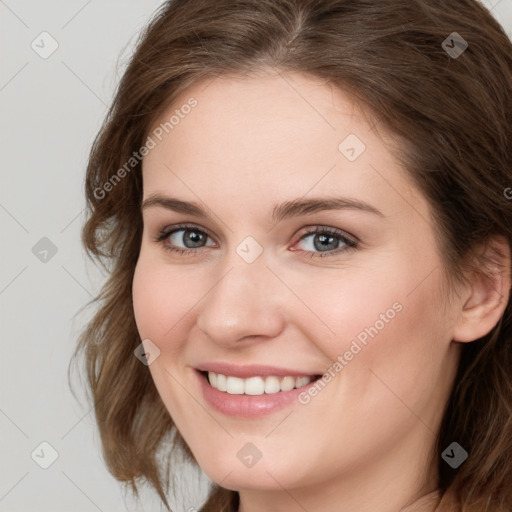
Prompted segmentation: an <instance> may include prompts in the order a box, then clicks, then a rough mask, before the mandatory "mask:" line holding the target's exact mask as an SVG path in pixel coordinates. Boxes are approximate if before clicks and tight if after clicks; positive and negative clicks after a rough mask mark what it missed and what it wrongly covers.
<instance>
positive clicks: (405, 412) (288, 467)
mask: <svg viewBox="0 0 512 512" xmlns="http://www.w3.org/2000/svg"><path fill="white" fill-rule="evenodd" d="M190 97H194V98H195V99H197V101H198V105H197V106H196V107H195V108H194V109H193V110H192V111H191V112H190V113H189V114H188V115H187V116H186V117H184V118H183V119H181V120H180V122H179V124H177V125H176V126H175V127H174V128H173V130H172V131H170V132H169V134H168V135H167V136H165V137H164V138H163V139H162V141H161V142H158V144H157V146H156V147H155V148H154V149H152V150H151V151H150V153H149V154H148V155H147V156H146V157H145V159H144V162H143V182H144V190H143V200H148V199H150V198H151V197H154V196H156V195H159V196H163V197H170V196H172V197H174V198H178V199H180V200H182V201H189V202H194V203H199V204H200V205H201V206H203V207H204V208H206V209H207V213H208V217H207V218H200V217H197V216H195V215H192V214H190V213H177V212H174V211H171V210H169V209H167V208H164V207H162V206H159V205H153V206H148V207H147V208H144V209H143V213H142V214H143V219H144V233H143V239H142V244H141V252H140V256H139V260H138V263H137V267H136V271H135V275H134V281H133V300H134V312H135V318H136V322H137V327H138V330H139V333H140V335H141V339H149V340H151V342H152V343H154V344H155V345H157V346H158V348H159V350H160V356H159V357H158V358H157V359H156V360H155V361H154V362H153V363H152V364H151V365H150V366H149V370H150V372H151V375H152V377H153V379H154V382H155V385H156V387H157V389H158V392H159V394H160V396H161V397H162V400H163V402H164V404H165V406H166V408H167V409H168V411H169V413H170V415H171V417H172V418H173V420H174V422H175V424H176V426H177V428H178V429H179V431H180V432H181V434H182V436H183V437H184V439H185V441H186V442H187V444H188V446H189V447H190V449H191V450H192V452H193V453H194V456H195V458H196V460H197V462H198V464H199V465H200V467H201V468H202V469H203V471H204V472H205V473H206V475H207V476H208V477H209V478H211V479H212V480H213V481H215V482H217V483H219V484H220V485H222V486H223V487H225V488H228V489H233V490H237V491H239V493H240V498H241V505H240V509H239V510H240V512H257V511H272V512H295V511H297V512H298V511H301V512H302V511H303V510H308V511H310V512H313V511H320V510H321V511H322V512H334V511H336V512H356V511H357V512H370V511H371V512H375V511H379V512H396V511H398V510H400V509H401V508H402V507H405V506H406V505H409V504H411V503H413V502H414V501H415V500H417V499H418V498H419V497H421V496H422V495H424V494H427V493H428V492H429V491H432V490H434V489H435V488H436V486H437V480H436V477H437V475H436V465H437V459H438V454H435V453H434V443H435V440H436V434H437V431H438V429H439V426H440V422H441V419H442V415H443V409H444V406H445V403H446V401H447V399H448V397H449V394H450V391H451V387H452V385H453V379H454V376H455V373H456V369H457V364H458V361H459V356H460V348H461V346H462V345H461V343H463V342H470V341H472V340H475V339H477V338H479V337H481V336H483V335H485V334H486V333H488V332H489V331H490V330H491V329H492V327H493V326H494V325H495V324H496V323H497V322H498V320H499V318H500V316H501V315H502V313H503V310H504V308H505V305H506V302H507V300H508V290H509V288H510V277H509V276H508V274H503V275H501V276H499V277H497V278H496V281H495V282H492V283H488V282H487V281H486V280H484V279H482V278H479V277H477V276H475V277H474V279H473V281H472V282H471V284H468V285H467V286H463V287H461V288H460V289H459V290H457V293H456V294H455V295H454V296H453V297H452V298H451V300H447V301H446V304H445V303H444V302H445V301H443V300H442V299H443V295H442V290H444V288H443V284H445V283H444V282H443V274H442V272H441V268H442V261H441V258H440V254H439V251H438V248H437V245H436V237H437V236H438V231H437V229H436V228H435V224H434V222H433V221H432V218H431V211H430V207H429V204H428V202H427V201H426V199H425V198H424V197H423V196H422V195H421V193H420V192H419V191H418V190H417V189H416V188H415V187H414V186H413V185H412V183H411V182H410V181H409V180H408V176H407V174H406V172H405V170H404V169H403V168H402V167H400V165H399V163H398V162H397V161H396V160H395V158H394V157H393V156H392V154H391V144H392V142H393V139H392V138H391V137H390V136H389V135H385V132H384V130H383V128H382V127H378V128H379V132H377V131H376V129H372V127H371V124H370V120H369V119H368V118H367V117H366V116H364V115H363V114H362V113H361V112H360V111H359V110H358V109H357V108H356V106H355V105H354V103H353V102H352V101H351V99H350V97H349V96H347V95H346V94H345V93H343V92H342V91H340V90H338V89H335V88H333V87H331V86H329V85H327V84H326V83H324V82H322V81H320V80H318V79H316V78H312V77H309V76H306V75H302V74H295V73H294V74H292V73H287V74H284V73H282V74H279V73H277V72H276V71H270V70H269V71H267V72H266V73H261V74H260V75H257V76H256V75H255V76H253V77H244V78H242V77H222V78H220V77H217V78H215V79H213V80H209V81H203V82H198V83H196V84H194V85H193V86H191V87H190V88H189V89H188V90H186V91H184V92H183V93H182V94H181V95H180V96H179V97H178V98H176V99H175V101H174V102H173V105H172V106H171V107H170V108H169V109H168V110H167V111H166V112H165V113H164V114H163V115H162V116H161V118H160V119H158V120H157V122H156V123H155V127H156V126H158V124H160V122H165V120H167V119H169V117H170V115H172V113H173V111H174V110H175V109H176V108H179V107H180V105H183V104H185V103H186V102H187V100H188V99H189V98H190ZM349 134H355V135H356V136H357V137H358V138H359V139H360V140H361V141H363V143H364V144H365V146H366V149H365V151H364V152H363V153H362V154H361V155H360V156H359V157H358V158H357V159H356V160H354V161H350V160H349V159H347V158H346V156H345V155H344V154H343V153H342V152H340V150H339V149H338V146H339V144H340V143H341V142H342V141H343V140H344V139H345V138H346V137H347V136H348V135H349ZM325 196H331V197H333V196H339V197H344V198H350V199H353V200H357V201H362V202H365V203H367V204H369V205H371V206H372V207H373V208H375V209H377V210H378V211H379V212H380V214H376V213H372V212H369V211H364V210H359V209H340V210H322V211H316V212H312V213H306V214H305V213H303V214H301V215H300V216H293V217H289V218H285V219H283V220H281V221H279V222H274V221H273V220H272V218H271V214H272V211H273V208H274V206H275V205H276V204H280V203H283V202H286V201H292V200H294V199H299V198H300V199H311V198H313V197H325ZM179 223H191V224H194V225H195V226H196V228H195V229H199V230H200V231H203V232H205V233H206V235H203V237H204V243H203V246H202V248H198V249H194V247H197V244H196V245H193V244H191V243H190V241H189V242H187V239H186V238H185V240H184V238H183V235H187V234H189V235H190V234H192V235H194V234H196V233H197V232H196V231H195V230H194V228H190V229H191V230H192V231H186V230H185V231H179V232H177V233H175V234H173V235H171V236H169V237H167V239H166V240H165V241H164V242H156V241H155V238H156V237H157V236H158V235H159V233H160V230H162V229H163V228H166V227H169V228H170V227H172V226H175V225H177V224H179ZM317 226H319V227H324V228H329V229H331V230H332V229H337V230H339V231H340V232H341V233H342V235H343V234H344V235H345V236H348V237H349V238H355V239H356V240H358V246H356V247H355V248H352V249H350V248H348V246H347V244H346V243H344V242H343V239H340V238H337V237H336V235H335V237H334V240H333V241H332V243H331V244H330V245H328V246H327V248H326V249H325V250H324V251H323V252H322V249H321V248H318V245H321V244H318V243H317V245H316V246H315V243H314V242H315V240H317V241H318V235H317V237H316V238H315V233H312V234H310V235H309V236H308V237H306V238H304V239H302V240H300V237H301V236H302V235H305V234H306V233H308V232H310V231H311V230H313V229H315V228H316V227H317ZM177 229H178V228H177ZM182 229H183V228H182ZM196 236H197V235H196ZM248 236H250V237H253V238H254V239H255V240H256V241H257V243H258V244H259V246H261V248H262V249H263V252H262V254H261V255H260V256H259V257H258V258H256V260H255V261H254V262H252V263H247V262H246V261H245V260H244V259H243V258H242V257H241V256H240V255H239V254H238V253H237V251H236V249H237V246H239V244H240V243H241V242H242V241H243V240H244V239H245V238H246V237H248ZM165 244H167V245H168V246H173V244H174V247H177V248H181V249H187V248H188V249H189V253H188V254H179V253H175V252H171V251H169V250H166V249H165ZM344 249H345V250H344ZM502 249H504V250H505V252H506V257H507V258H509V252H508V246H507V245H506V244H504V243H503V244H502ZM251 250H252V249H251ZM194 251H195V252H194ZM321 254H325V257H320V255H321ZM310 256H312V257H310ZM397 302H398V303H399V304H401V306H402V310H401V311H400V312H398V313H396V315H394V318H393V319H391V320H390V321H389V322H387V323H385V326H384V327H383V328H382V329H380V330H379V332H378V334H377V335H376V336H375V337H373V338H371V337H368V340H367V345H366V346H364V345H362V344H361V343H360V344H359V345H361V346H362V350H361V351H360V352H359V353H357V354H356V355H354V357H353V358H352V359H351V360H350V361H347V358H345V360H346V362H347V364H346V366H344V368H343V370H342V371H341V372H338V374H337V375H336V377H335V378H334V379H332V380H331V382H329V383H328V384H327V385H326V386H325V388H324V389H323V390H322V391H321V392H319V393H318V395H317V396H315V397H314V398H312V399H311V401H310V402H309V403H308V404H307V405H302V404H300V403H299V402H294V403H293V404H292V405H291V406H289V407H287V408H285V409H283V410H280V411H277V412H275V413H272V414H270V415H267V416H263V417H259V418H256V419H254V418H251V419H245V418H236V417H230V416H226V415H223V414H222V413H220V412H217V411H216V410H214V409H213V408H212V407H211V406H210V405H209V404H208V403H207V402H206V401H205V399H204V398H203V396H202V393H201V390H200V388H199V386H198V384H197V381H196V376H195V374H194V372H195V370H194V369H193V368H194V367H196V366H197V365H198V364H200V363H203V362H207V361H208V362H209V361H223V362H230V363H233V364H237V365H244V364H262V365H274V366H286V367H288V368H297V369H301V370H308V372H307V373H312V374H313V373H316V374H321V373H323V372H325V371H327V369H328V368H329V367H332V365H333V363H334V362H335V361H336V360H337V358H338V356H344V354H345V353H346V352H347V350H349V349H350V346H351V344H352V342H353V340H355V339H357V335H358V334H360V333H361V332H362V331H364V330H365V328H368V327H369V326H373V325H375V323H376V321H377V320H379V319H380V318H381V316H380V315H381V314H385V313H386V311H387V310H389V309H390V308H392V306H393V304H394V303H397ZM379 325H380V324H379ZM248 442H250V443H253V444H254V445H255V446H256V447H257V448H258V450H259V451H260V452H261V453H262V458H261V459H260V460H259V461H258V463H257V464H256V465H254V466H253V467H252V468H248V467H246V466H245V465H244V464H242V463H241V461H240V460H239V459H238V458H237V452H238V451H239V450H240V449H241V448H242V447H243V446H244V445H245V444H246V443H248ZM431 455H433V457H434V460H433V462H432V463H430V462H429V461H430V459H429V457H430V456H431ZM194 505H195V506H196V507H198V506H199V503H196V504H194Z"/></svg>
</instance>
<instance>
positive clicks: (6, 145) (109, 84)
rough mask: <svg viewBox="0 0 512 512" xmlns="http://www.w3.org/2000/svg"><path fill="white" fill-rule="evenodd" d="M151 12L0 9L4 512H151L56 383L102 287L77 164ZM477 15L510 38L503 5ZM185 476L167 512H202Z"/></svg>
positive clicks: (99, 4)
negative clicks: (184, 487)
mask: <svg viewBox="0 0 512 512" xmlns="http://www.w3.org/2000/svg"><path fill="white" fill-rule="evenodd" d="M160 3H161V2H156V1H149V0H136V1H130V2H128V1H126V0H125V1H121V0H102V1H100V0H89V1H87V0H72V1H66V2H64V1H60V2H59V1H57V0H51V1H45V2H42V1H37V0H31V1H29V0H6V1H3V0H0V52H1V54H0V55H1V58H0V112H1V118H0V119H1V122H0V127H1V133H0V148H1V152H0V157H1V163H0V169H1V170H0V177H1V183H0V226H1V230H2V231H1V235H2V247H3V249H2V251H1V253H0V254H1V265H0V321H1V333H2V349H3V357H2V358H1V359H0V378H1V381H0V383H1V385H0V434H1V435H0V450H1V452H0V457H1V459H0V460H1V463H0V510H2V511H5V512H22V511H23V512H28V511H41V512H43V511H48V512H50V511H51V512H60V511H65V510H66V511H67V510H73V511H74V512H82V511H83V512H89V511H93V512H94V511H97V510H100V511H109V512H117V511H125V510H129V511H135V510H137V511H139V510H141V511H142V510H146V511H148V510H160V506H159V505H158V503H159V500H158V498H157V497H156V496H155V495H154V494H153V493H152V492H150V491H149V490H148V489H146V490H145V491H144V490H143V492H142V503H140V504H138V503H137V502H136V501H135V500H133V499H132V498H131V495H130V494H125V493H124V492H123V488H122V486H121V485H120V484H119V483H118V482H117V481H116V480H115V479H114V478H113V477H112V476H111V475H110V474H109V473H108V471H107V470H106V469H105V466H104V463H103V460H102V456H101V448H100V443H99V435H98V433H97V432H96V429H95V425H94V423H93V415H92V413H91V411H90V408H89V407H88V405H87V403H86V401H85V395H84V394H83V392H82V388H81V384H80V381H79V379H78V378H75V379H74V380H73V382H74V389H75V391H76V393H77V395H78V397H79V399H80V402H79V403H77V401H76V400H75V398H74V397H73V395H72V394H71V392H70V390H69V387H68V381H67V368H68V363H69V360H70V357H71V354H72V352H73V349H74V347H75V343H76V337H77V334H78V332H79V331H80V329H81V328H82V326H83V325H84V323H85V322H86V320H87V319H88V318H89V317H90V312H85V313H80V314H77V312H78V311H79V309H80V308H81V307H82V306H84V304H85V303H86V302H87V301H89V300H90V299H91V298H92V297H93V296H94V295H95V294H96V293H97V292H98V290H99V288H100V285H101V283H102V280H103V279H104V275H103V274H102V272H101V271H100V270H99V269H98V268H96V267H95V266H94V265H93V264H91V263H90V262H89V261H88V260H87V259H86V257H85V255H84V253H83V251H82V248H81V245H80V227H81V224H82V222H83V220H84V205H85V202H84V197H83V196H84V194H83V182H84V169H85V165H86V159H87V155H88V151H89V148H90V145H91V143H92V141H93V138H94V136H95V134H96V132H97V131H98V129H99V128H100V125H101V122H102V120H103V118H104V115H105V113H106V109H107V106H108V105H109V104H110V101H111V99H112V95H113V92H114V87H115V85H116V84H117V82H118V80H119V78H120V75H121V73H122V71H123V69H124V66H125V64H126V61H127V59H128V58H129V56H130V52H131V50H132V49H133V45H134V43H135V40H136V37H137V35H138V33H139V32H140V30H141V29H142V28H143V27H144V25H145V24H146V23H147V21H148V20H149V19H150V17H151V15H152V14H153V13H154V11H155V10H156V9H157V7H158V6H159V5H160ZM484 3H485V4H486V5H487V6H488V7H489V8H492V9H493V10H492V12H493V14H494V15H495V16H496V18H497V19H498V20H499V21H500V22H501V24H502V25H503V26H504V27H505V29H506V30H507V33H508V34H509V36H511V35H512V0H488V1H485V2H484ZM456 28H457V27H454V31H456ZM44 31H46V32H48V33H49V34H51V38H53V40H55V41H56V43H57V44H58V48H57V50H56V51H55V52H54V53H53V54H51V55H50V56H48V57H47V58H42V57H41V56H40V54H42V55H43V56H45V54H44V52H48V51H49V50H50V49H51V45H52V44H56V43H53V41H52V39H50V38H49V36H40V34H41V32H44ZM447 35H448V34H447ZM41 39H43V41H42V42H41ZM33 41H35V42H34V43H33ZM32 44H34V46H35V49H36V50H37V52H39V53H36V50H35V49H33V48H32V46H31V45H32ZM36 45H37V46H36ZM42 238H47V239H48V240H49V241H50V242H48V241H47V240H43V241H41V239H42ZM34 246H35V249H34ZM52 248H54V249H53V251H55V249H56V251H57V252H56V253H55V254H53V253H52ZM45 250H46V251H48V252H47V253H45V252H44V251H45ZM41 259H42V260H43V261H41ZM44 260H46V261H44ZM44 441H45V442H47V443H49V444H50V445H51V446H52V447H53V449H55V450H56V452H57V454H58V458H57V459H56V460H55V462H54V463H53V464H52V465H50V466H49V467H48V468H47V469H42V468H41V467H40V465H38V463H36V462H35V460H37V461H38V462H39V464H42V463H44V462H45V461H46V462H49V461H51V459H50V458H49V457H50V455H51V453H50V450H49V449H48V448H47V447H45V446H42V447H41V446H40V444H41V443H42V442H44ZM34 450H35V452H34ZM32 454H34V455H33V458H32ZM34 459H35V460H34ZM185 474H186V475H187V477H188V476H189V475H190V476H192V477H193V478H192V480H190V483H189V485H188V489H189V491H188V494H187V493H186V494H185V495H184V496H183V497H181V498H180V497H179V499H178V501H177V502H176V509H177V510H188V509H189V508H190V507H196V508H199V506H200V504H201V502H202V500H203V499H204V496H205V495H204V492H205V489H206V484H207V480H206V478H204V477H200V475H199V473H197V472H192V470H191V469H190V468H188V469H187V471H186V472H185ZM171 503H174V502H173V500H172V499H171Z"/></svg>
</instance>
